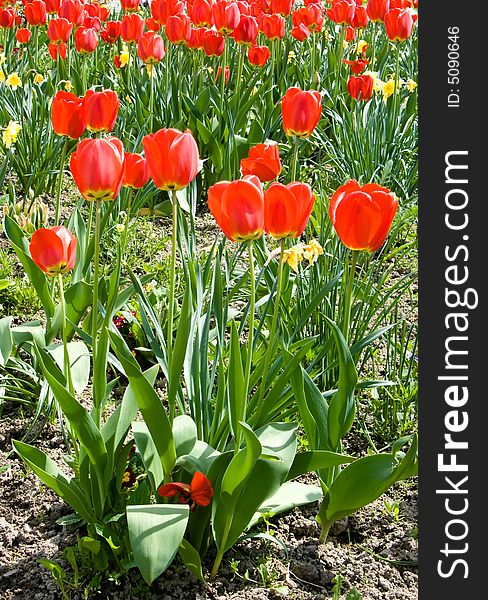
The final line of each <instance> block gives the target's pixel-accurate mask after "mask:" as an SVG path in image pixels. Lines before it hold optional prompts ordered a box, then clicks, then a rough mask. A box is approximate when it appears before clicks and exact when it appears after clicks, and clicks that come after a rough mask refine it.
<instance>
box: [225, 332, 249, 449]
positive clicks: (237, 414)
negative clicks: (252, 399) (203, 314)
mask: <svg viewBox="0 0 488 600" xmlns="http://www.w3.org/2000/svg"><path fill="white" fill-rule="evenodd" d="M227 376H228V397H227V400H228V406H229V415H230V425H231V430H232V433H233V434H234V437H235V438H236V437H237V432H238V430H239V421H242V419H243V417H244V413H245V405H246V389H245V383H244V369H243V365H242V356H241V348H240V344H239V334H238V332H237V325H236V323H235V321H232V324H231V329H230V358H229V369H228V375H227Z"/></svg>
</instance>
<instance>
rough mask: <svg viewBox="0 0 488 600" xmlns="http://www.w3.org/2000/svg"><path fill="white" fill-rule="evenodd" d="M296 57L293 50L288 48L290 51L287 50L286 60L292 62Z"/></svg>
mask: <svg viewBox="0 0 488 600" xmlns="http://www.w3.org/2000/svg"><path fill="white" fill-rule="evenodd" d="M295 58H296V54H295V52H293V50H290V52H288V59H287V62H289V63H290V62H293V61H294V60H295Z"/></svg>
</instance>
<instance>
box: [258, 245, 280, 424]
mask: <svg viewBox="0 0 488 600" xmlns="http://www.w3.org/2000/svg"><path fill="white" fill-rule="evenodd" d="M285 241H286V238H283V239H282V240H280V256H279V259H278V261H279V262H278V275H277V281H276V296H275V303H274V309H273V318H272V320H271V329H270V331H269V343H268V347H267V349H266V354H265V355H264V369H263V377H262V379H261V385H260V388H259V399H258V406H259V409H260V407H261V402H262V400H263V397H264V391H265V389H266V375H267V374H268V368H269V364H270V362H271V356H272V353H273V345H274V339H275V335H276V328H277V325H278V316H279V313H280V303H281V292H282V290H283V255H284V253H285ZM258 418H259V415H258Z"/></svg>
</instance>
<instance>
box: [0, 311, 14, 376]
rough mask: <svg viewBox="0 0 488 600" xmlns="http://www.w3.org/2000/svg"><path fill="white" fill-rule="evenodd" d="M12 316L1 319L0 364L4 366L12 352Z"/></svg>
mask: <svg viewBox="0 0 488 600" xmlns="http://www.w3.org/2000/svg"><path fill="white" fill-rule="evenodd" d="M11 322H12V317H4V318H3V319H0V366H2V367H4V366H5V363H6V362H7V360H8V359H9V356H10V353H11V352H12V346H13V340H12V333H11V331H10V323H11Z"/></svg>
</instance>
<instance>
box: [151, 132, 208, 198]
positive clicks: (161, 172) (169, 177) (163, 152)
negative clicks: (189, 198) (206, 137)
mask: <svg viewBox="0 0 488 600" xmlns="http://www.w3.org/2000/svg"><path fill="white" fill-rule="evenodd" d="M142 145H143V147H144V153H145V155H146V160H147V164H148V167H149V173H150V174H151V177H152V180H153V181H154V183H155V185H156V187H158V188H159V189H161V190H182V189H183V188H185V187H186V186H187V185H188V184H189V183H190V182H191V181H193V179H195V177H196V176H197V174H198V172H199V171H200V170H201V168H202V162H201V161H200V156H199V153H198V146H197V143H196V141H195V138H194V137H193V135H192V133H191V131H190V130H189V129H187V130H186V131H185V132H182V131H179V130H178V129H160V130H159V131H157V132H156V133H153V134H150V135H146V136H144V137H143V138H142Z"/></svg>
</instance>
